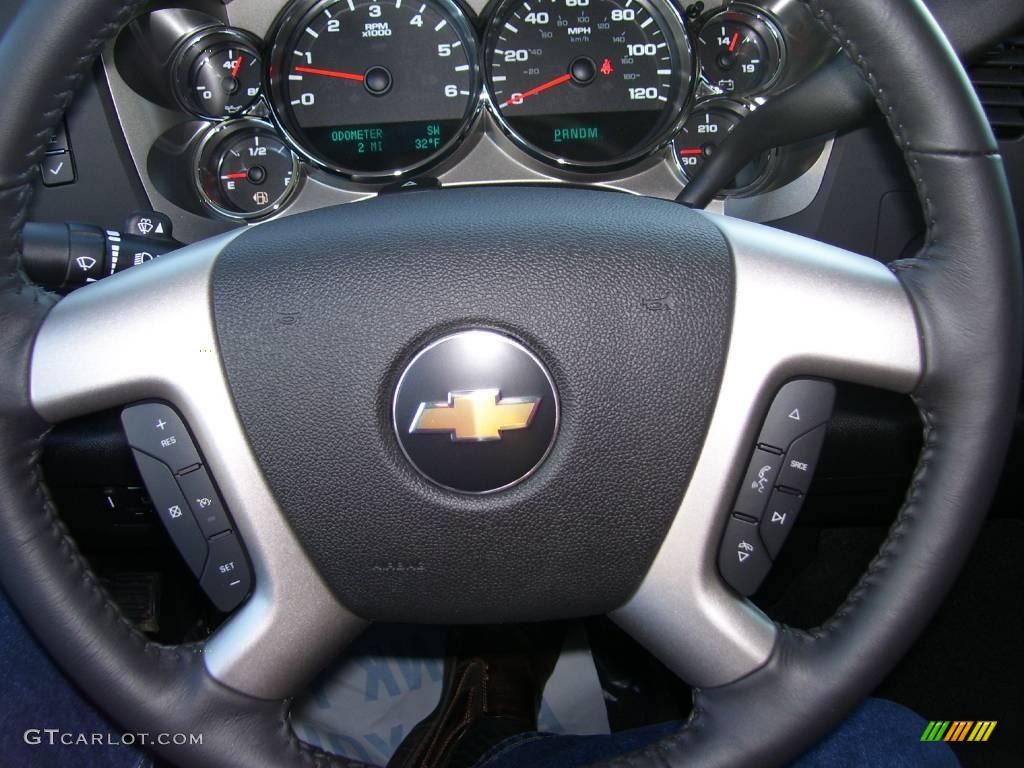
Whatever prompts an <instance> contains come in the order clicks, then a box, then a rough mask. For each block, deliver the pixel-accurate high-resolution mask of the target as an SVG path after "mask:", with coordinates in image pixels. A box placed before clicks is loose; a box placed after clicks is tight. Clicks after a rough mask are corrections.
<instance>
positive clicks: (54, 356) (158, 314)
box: [31, 230, 365, 699]
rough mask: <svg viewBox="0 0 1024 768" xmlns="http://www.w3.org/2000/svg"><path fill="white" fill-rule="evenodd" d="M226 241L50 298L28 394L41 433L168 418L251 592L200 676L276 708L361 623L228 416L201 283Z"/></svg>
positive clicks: (231, 412) (213, 640) (216, 640)
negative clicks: (183, 430)
mask: <svg viewBox="0 0 1024 768" xmlns="http://www.w3.org/2000/svg"><path fill="white" fill-rule="evenodd" d="M239 231H241V230H239ZM239 231H236V232H232V233H228V234H226V235H221V236H219V237H215V238H212V239H210V240H205V241H203V242H200V243H197V244H195V245H192V246H189V247H186V248H183V249H181V250H180V251H177V252H175V253H173V254H169V255H167V256H165V257H163V258H161V259H159V260H158V261H154V262H150V263H148V264H145V265H143V266H140V267H136V268H135V269H132V270H129V271H127V272H124V273H121V274H119V275H117V276H115V277H112V278H108V279H106V280H103V281H102V282H98V283H95V284H93V285H90V286H88V287H87V288H84V289H80V290H79V291H76V292H75V293H73V294H71V295H70V296H68V297H67V298H65V299H63V300H62V301H61V302H60V303H59V304H58V305H57V306H56V307H55V308H54V309H53V310H52V311H51V312H50V314H49V316H48V317H47V318H46V321H45V322H44V324H43V326H42V328H41V330H40V332H39V334H38V336H37V338H36V342H35V347H34V350H33V355H32V368H31V395H32V403H33V405H34V407H35V408H36V410H37V411H38V412H39V413H40V415H42V416H43V417H44V418H46V419H47V420H49V421H51V422H53V423H57V422H60V421H64V420H67V419H70V418H74V417H76V416H81V415H84V414H88V413H92V412H95V411H98V410H101V409H106V408H113V407H116V406H118V405H124V404H127V403H129V402H133V401H139V400H147V399H159V400H166V401H167V402H169V403H171V404H173V405H174V406H175V407H176V408H177V409H178V410H179V412H181V414H182V415H183V416H184V417H185V419H186V421H187V422H188V424H189V426H190V427H191V430H192V432H193V433H194V435H195V437H196V439H197V441H198V443H199V448H200V450H201V452H202V454H203V456H204V457H205V460H206V463H207V465H208V467H209V468H210V470H211V472H212V474H213V476H214V477H215V478H216V481H217V484H218V485H219V487H220V489H221V492H222V493H223V495H224V500H225V503H226V504H227V507H228V509H229V511H230V512H231V515H232V517H233V518H234V520H235V524H236V526H237V527H238V531H239V533H240V535H241V538H242V541H243V542H244V545H245V547H246V549H247V551H248V553H249V557H250V559H251V561H252V565H253V569H254V573H253V578H254V587H253V592H252V594H251V595H250V596H249V598H248V600H247V601H246V602H245V603H244V604H243V605H242V606H241V607H240V608H239V609H238V610H237V611H235V613H233V614H232V615H231V616H230V617H229V618H228V619H227V621H226V622H225V623H224V624H223V625H222V626H221V627H220V628H218V629H217V631H216V632H215V633H214V634H213V635H212V636H211V637H210V639H209V641H208V642H207V646H206V654H205V662H206V666H207V669H208V671H209V672H210V674H211V675H212V676H213V677H214V678H216V679H217V680H218V681H219V682H221V683H223V684H225V685H227V686H229V687H231V688H234V689H236V690H238V691H241V692H243V693H246V694H249V695H251V696H255V697H258V698H264V699H279V698H285V697H288V696H291V695H293V694H295V693H296V692H297V691H299V690H300V689H301V686H302V685H303V684H304V683H305V682H306V681H308V679H309V678H310V677H311V676H312V675H314V674H315V673H316V672H317V671H318V670H319V669H320V668H321V667H322V666H323V665H324V664H326V663H327V662H328V661H329V660H330V659H331V658H332V657H333V656H335V655H336V654H337V653H338V652H339V651H340V650H341V649H342V648H344V647H345V646H346V645H347V644H348V642H350V641H351V640H352V639H354V638H355V637H356V636H357V635H358V634H359V633H360V632H361V631H362V630H363V628H364V627H365V622H364V621H363V620H362V619H360V618H358V617H356V616H355V615H353V614H352V613H351V612H350V611H348V610H347V609H346V608H345V607H344V606H342V605H341V604H340V603H339V602H338V601H337V599H336V598H335V597H334V595H333V594H332V593H331V591H330V590H329V589H328V587H327V586H326V584H325V583H324V581H323V580H322V578H321V577H320V575H319V574H318V573H317V571H316V570H315V568H314V567H313V565H312V564H311V563H310V561H309V559H308V557H307V556H306V553H305V551H304V550H303V549H302V547H301V546H300V544H299V541H298V539H297V538H296V537H295V534H294V533H293V532H292V529H291V528H290V527H289V525H288V523H287V521H286V519H285V516H284V514H283V512H282V510H281V509H280V507H279V506H278V503H277V501H276V500H275V498H274V496H273V494H272V493H271V491H270V488H269V486H268V485H267V482H266V479H265V477H264V475H263V473H262V472H261V470H260V468H259V465H258V463H257V461H256V457H255V456H254V455H253V452H252V449H251V447H250V446H249V443H248V440H247V439H246V436H245V433H244V431H243V429H242V425H241V422H240V421H239V419H238V416H237V414H236V410H235V406H234V402H233V400H232V396H231V392H230V390H229V387H228V383H227V380H226V378H225V375H224V371H223V367H222V365H221V361H220V356H219V354H218V353H217V337H216V333H215V331H214V322H213V315H212V308H211V302H210V282H211V276H212V270H213V265H214V263H215V261H216V258H217V255H218V254H219V253H220V251H221V250H222V249H223V248H224V247H225V246H226V245H227V244H228V243H229V242H231V240H233V239H234V237H236V236H237V234H238V232H239Z"/></svg>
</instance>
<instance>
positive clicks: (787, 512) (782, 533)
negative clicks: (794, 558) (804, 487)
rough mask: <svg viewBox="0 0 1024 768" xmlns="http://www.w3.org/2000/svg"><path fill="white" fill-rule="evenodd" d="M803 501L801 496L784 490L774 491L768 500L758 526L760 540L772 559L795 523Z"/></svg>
mask: <svg viewBox="0 0 1024 768" xmlns="http://www.w3.org/2000/svg"><path fill="white" fill-rule="evenodd" d="M803 503H804V497H803V496H798V495H797V494H795V493H786V492H785V491H775V492H774V493H773V494H772V497H771V498H770V499H769V500H768V506H767V508H766V509H765V512H764V517H762V518H761V526H760V528H761V541H763V542H764V546H765V549H767V550H768V556H769V557H770V558H771V559H772V560H774V559H775V558H776V557H778V556H779V550H781V549H782V544H783V542H785V541H786V537H787V536H789V532H790V530H792V528H793V525H794V524H795V523H796V517H797V515H799V514H800V507H801V506H802V505H803Z"/></svg>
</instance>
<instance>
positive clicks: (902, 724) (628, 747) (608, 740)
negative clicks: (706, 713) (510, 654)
mask: <svg viewBox="0 0 1024 768" xmlns="http://www.w3.org/2000/svg"><path fill="white" fill-rule="evenodd" d="M0 681H2V691H3V694H4V695H3V698H2V699H0V756H2V759H3V764H4V765H24V766H32V768H66V766H69V765H73V766H75V768H135V766H138V765H139V763H140V762H141V761H142V760H143V754H142V752H141V751H140V750H138V749H137V748H135V747H130V746H126V745H124V744H119V743H117V742H118V734H119V733H120V730H119V729H118V728H117V727H116V726H113V725H111V724H110V723H109V722H107V721H106V720H105V719H104V718H103V716H102V715H100V714H99V712H97V711H96V709H95V708H94V707H93V706H92V705H91V704H90V703H89V701H88V700H87V699H85V698H84V697H83V696H82V695H81V694H80V693H79V692H78V690H77V689H75V687H74V686H73V685H72V684H71V682H70V681H69V680H68V679H67V678H66V677H64V675H63V674H62V673H61V671H60V670H59V669H57V667H56V666H54V664H53V662H52V661H50V659H49V657H48V656H47V655H46V653H45V651H43V649H42V648H40V647H39V645H38V644H37V643H36V641H35V639H34V638H33V637H32V636H31V635H30V634H29V633H28V631H27V630H26V628H25V626H24V625H23V624H22V622H21V619H20V618H18V616H17V615H16V614H15V613H14V611H13V610H12V609H11V606H10V604H9V603H8V602H7V599H6V597H5V596H4V595H3V593H2V592H0ZM879 725H881V726H882V727H879ZM925 726H926V723H925V721H924V720H923V719H922V718H921V717H919V716H918V715H916V714H914V713H913V712H911V711H910V710H909V709H907V708H905V707H902V706H900V705H899V704H894V703H892V702H889V701H882V700H881V699H869V700H868V701H867V702H865V704H864V705H863V706H862V707H861V708H860V709H858V710H857V711H856V712H854V713H853V714H852V715H851V716H850V717H849V718H848V719H847V720H846V722H844V723H843V724H842V725H841V726H840V727H839V728H837V729H836V730H835V731H833V732H832V733H831V734H830V735H829V736H827V737H826V738H825V739H823V740H822V741H821V742H820V743H819V744H818V745H817V746H815V747H814V748H813V749H812V750H811V751H810V752H808V753H807V754H805V755H804V756H803V757H801V758H800V759H799V760H797V761H796V762H795V763H793V765H792V766H791V768H861V766H871V768H890V767H891V768H917V766H928V767H929V768H956V766H958V765H959V763H958V762H957V760H956V757H955V756H954V755H953V752H952V750H951V749H950V748H949V746H948V745H947V744H945V743H943V742H936V743H932V742H921V741H920V738H921V734H922V733H924V729H925ZM47 728H59V729H60V732H61V734H72V735H77V734H94V733H99V734H104V735H106V734H109V736H110V741H113V742H114V743H112V744H108V743H104V744H100V745H89V746H85V745H82V744H78V745H76V744H61V743H60V736H56V743H55V744H52V745H51V744H50V743H49V741H50V736H49V735H48V734H46V733H45V732H44V729H47ZM677 728H679V723H660V724H658V725H652V726H648V727H646V728H636V729H634V730H630V731H622V732H620V733H614V734H611V735H608V736H556V735H553V734H545V733H521V734H518V735H516V736H513V737H511V738H509V739H506V740H505V741H503V742H502V743H501V744H498V745H497V746H496V747H494V748H493V749H491V750H490V751H489V752H488V753H487V754H486V755H484V756H483V757H482V758H481V759H480V760H479V761H478V763H477V766H476V768H524V766H529V768H573V767H574V766H579V765H585V764H587V763H592V762H596V761H600V760H603V759H607V758H610V757H614V756H615V755H621V754H624V753H626V752H631V751H633V750H635V749H640V748H641V747H644V746H646V745H648V744H650V743H652V742H654V741H657V740H658V739H660V738H662V737H663V736H666V735H668V734H669V733H671V732H672V731H674V730H676V729H677ZM37 739H38V741H37ZM104 741H106V739H104ZM32 742H35V743H32Z"/></svg>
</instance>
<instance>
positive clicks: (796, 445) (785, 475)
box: [778, 424, 826, 493]
mask: <svg viewBox="0 0 1024 768" xmlns="http://www.w3.org/2000/svg"><path fill="white" fill-rule="evenodd" d="M825 429H826V426H825V425H824V424H822V425H821V426H820V427H816V428H815V429H814V430H812V431H811V432H808V433H807V434H806V435H804V436H802V437H798V438H797V439H796V440H794V441H793V444H792V445H791V446H789V450H788V451H786V459H785V461H783V462H782V472H780V473H779V483H778V484H779V485H784V486H786V487H787V488H793V489H794V490H797V491H800V492H801V493H807V489H808V488H810V487H811V480H812V479H813V477H814V469H815V467H817V466H818V457H819V456H821V446H822V444H823V443H824V442H825Z"/></svg>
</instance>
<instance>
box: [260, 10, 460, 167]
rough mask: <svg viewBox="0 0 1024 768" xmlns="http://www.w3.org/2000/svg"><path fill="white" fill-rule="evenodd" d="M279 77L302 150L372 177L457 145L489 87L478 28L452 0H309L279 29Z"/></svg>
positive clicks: (281, 118)
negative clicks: (483, 82) (483, 86)
mask: <svg viewBox="0 0 1024 768" xmlns="http://www.w3.org/2000/svg"><path fill="white" fill-rule="evenodd" d="M270 79H271V93H272V97H273V103H274V110H275V114H276V117H277V119H278V122H279V123H280V126H281V128H282V130H283V131H284V133H285V134H286V136H287V137H288V138H289V139H290V140H291V141H292V143H293V144H294V146H295V148H296V149H297V150H298V151H299V152H301V153H302V154H304V155H305V156H306V157H307V159H310V160H312V161H313V162H315V163H317V164H318V165H320V166H322V167H325V168H328V169H330V170H333V171H337V172H340V173H345V174H348V175H350V176H353V177H369V178H378V177H386V176H397V175H401V174H405V173H409V172H412V171H415V170H418V169H420V168H422V167H423V166H425V165H427V164H429V163H431V162H433V161H435V160H437V159H438V158H439V157H440V156H442V155H444V154H445V153H446V152H448V151H449V150H450V149H451V148H452V147H453V146H454V145H455V143H456V142H457V141H458V139H459V138H460V137H461V135H462V133H463V131H464V128H465V127H466V125H467V123H468V121H469V120H470V118H471V117H472V116H473V114H474V112H475V111H476V108H477V104H478V99H479V89H480V82H479V71H478V67H477V54H476V45H475V43H474V38H473V34H472V30H471V29H470V27H469V24H468V22H467V20H466V18H465V16H464V15H463V13H462V11H460V10H459V8H458V6H456V5H455V3H453V2H451V0H321V2H313V3H310V2H308V1H306V0H303V1H302V2H299V3H297V4H296V5H295V6H293V8H292V9H291V10H290V11H288V12H287V13H286V14H285V16H284V18H283V21H282V23H281V24H280V25H279V28H278V31H277V32H276V34H275V42H274V45H273V51H272V54H271V78H270Z"/></svg>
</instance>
